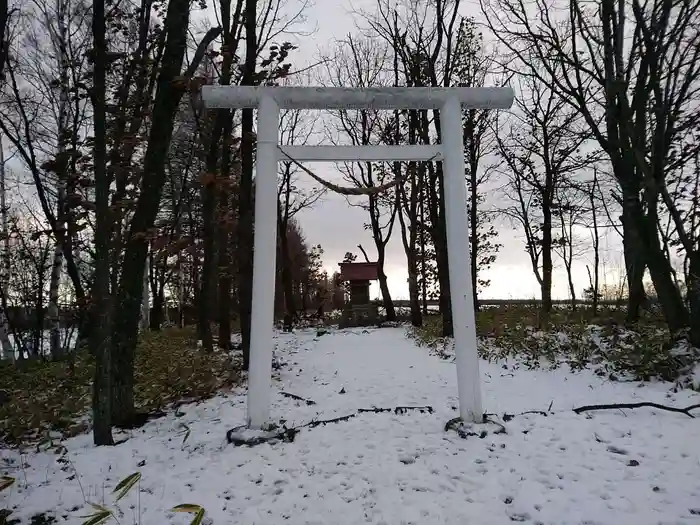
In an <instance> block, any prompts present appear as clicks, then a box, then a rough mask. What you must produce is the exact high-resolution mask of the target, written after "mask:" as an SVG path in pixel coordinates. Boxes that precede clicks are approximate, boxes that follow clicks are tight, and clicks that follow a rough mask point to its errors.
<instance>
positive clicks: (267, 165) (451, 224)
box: [202, 86, 514, 429]
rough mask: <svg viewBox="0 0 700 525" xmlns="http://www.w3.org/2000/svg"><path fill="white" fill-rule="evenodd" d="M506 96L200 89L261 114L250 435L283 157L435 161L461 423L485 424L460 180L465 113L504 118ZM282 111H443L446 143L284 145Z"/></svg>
mask: <svg viewBox="0 0 700 525" xmlns="http://www.w3.org/2000/svg"><path fill="white" fill-rule="evenodd" d="M513 98H514V93H513V90H512V89H511V88H431V87H405V88H402V87H382V88H362V89H356V88H337V87H331V88H328V87H253V86H203V87H202V99H203V101H204V104H205V105H206V106H207V107H209V108H257V109H258V129H257V154H256V161H255V172H256V184H255V242H254V255H253V266H254V268H253V304H252V312H251V335H250V368H249V371H248V426H249V427H250V428H256V429H260V428H264V427H265V425H266V424H267V423H268V421H269V416H270V388H271V382H272V347H273V337H272V335H273V323H274V297H275V264H276V252H277V205H278V204H277V168H278V167H277V164H278V162H279V161H280V160H286V159H287V157H286V156H285V154H286V155H289V157H291V158H293V159H294V160H297V161H300V162H303V161H307V162H309V161H320V162H328V161H358V162H365V161H420V160H423V161H425V160H441V161H442V163H443V173H444V184H445V215H446V217H445V219H446V223H447V248H448V265H449V274H450V289H451V292H452V293H451V297H452V315H453V320H454V340H455V354H456V361H457V390H458V394H459V414H460V416H461V417H462V419H463V420H464V421H465V422H481V418H482V417H483V411H482V406H481V385H480V376H479V357H478V354H477V339H476V322H475V315H474V304H473V301H472V291H473V287H474V283H472V281H471V272H470V271H469V264H468V263H469V260H470V258H469V257H470V255H469V223H468V220H467V205H466V203H467V190H466V184H465V172H464V144H463V138H462V108H469V109H508V108H510V107H511V105H512V103H513ZM280 109H329V110H333V109H335V110H338V109H383V110H394V109H439V110H440V130H441V135H442V143H441V144H437V145H410V146H282V145H280V144H279V137H278V128H279V112H280Z"/></svg>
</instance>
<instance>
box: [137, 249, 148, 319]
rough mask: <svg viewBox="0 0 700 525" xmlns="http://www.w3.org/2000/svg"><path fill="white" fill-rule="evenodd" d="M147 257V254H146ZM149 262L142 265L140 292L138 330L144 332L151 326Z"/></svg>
mask: <svg viewBox="0 0 700 525" xmlns="http://www.w3.org/2000/svg"><path fill="white" fill-rule="evenodd" d="M146 257H148V255H147V256H146ZM149 266H150V265H149V264H144V265H143V277H142V279H143V285H142V286H143V291H142V293H141V318H140V322H139V330H140V331H142V332H145V331H146V330H148V329H149V327H150V326H151V293H150V291H151V287H150V285H149V275H148V274H149Z"/></svg>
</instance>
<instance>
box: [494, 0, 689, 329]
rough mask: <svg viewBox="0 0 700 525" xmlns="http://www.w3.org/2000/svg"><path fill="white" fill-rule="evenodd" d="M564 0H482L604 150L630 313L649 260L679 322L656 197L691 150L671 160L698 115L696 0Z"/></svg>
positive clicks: (634, 313) (681, 313)
mask: <svg viewBox="0 0 700 525" xmlns="http://www.w3.org/2000/svg"><path fill="white" fill-rule="evenodd" d="M568 7H569V9H568V11H567V12H566V13H562V15H563V16H562V19H558V18H557V17H556V16H555V15H554V13H557V12H559V13H561V11H558V10H557V9H556V7H554V6H552V5H550V4H549V3H548V1H547V0H536V2H535V3H534V5H533V4H530V3H527V2H525V1H524V0H518V1H516V2H501V1H499V0H495V1H494V2H486V1H485V2H482V8H483V9H484V12H485V13H486V16H487V20H488V24H489V26H490V28H491V29H492V30H493V32H494V34H495V35H496V37H497V38H498V39H499V40H500V42H501V43H502V44H503V45H504V46H505V47H506V48H507V49H508V50H509V52H510V54H511V57H510V58H511V59H513V58H519V59H520V61H519V62H518V65H519V67H522V68H524V67H526V66H528V65H532V67H528V68H527V70H526V71H527V73H528V74H530V75H534V76H537V77H538V78H539V79H540V80H541V81H542V82H545V83H546V84H547V85H548V86H550V88H551V89H553V90H554V91H556V92H557V93H558V94H559V95H560V96H562V97H563V98H564V99H565V100H566V101H567V103H568V104H570V105H571V106H572V107H574V108H575V109H576V110H577V111H579V112H580V113H581V115H582V117H583V118H584V119H585V120H586V123H587V125H588V126H589V128H590V130H591V133H592V135H593V137H594V138H595V139H596V140H597V141H598V143H599V144H600V147H601V148H602V149H603V151H605V153H606V154H607V156H608V157H609V159H610V163H611V166H612V172H613V174H614V176H615V179H616V180H617V183H618V187H619V195H618V197H619V200H620V203H621V206H622V218H621V222H622V228H623V232H624V237H623V242H624V247H625V264H626V268H627V278H628V286H629V300H628V312H627V314H628V320H629V321H635V320H637V318H638V314H639V308H640V305H641V304H642V302H643V300H644V288H643V284H642V277H643V275H644V268H645V267H648V268H649V272H650V274H651V278H652V281H653V282H654V287H655V289H656V292H657V295H658V298H659V302H660V304H661V306H662V309H663V312H664V315H665V317H666V320H667V323H668V326H669V328H670V329H671V331H674V332H675V331H677V330H679V329H682V328H684V327H686V326H688V312H687V310H686V308H685V306H684V304H683V300H682V297H681V294H680V291H679V290H678V288H677V287H676V285H675V283H674V281H673V278H672V272H671V268H672V265H671V263H670V261H669V260H668V258H667V257H666V256H665V254H664V253H663V248H662V246H661V243H660V242H659V237H658V234H657V229H656V224H657V221H658V216H659V199H661V200H662V201H663V202H664V204H665V205H666V206H669V204H668V203H669V202H670V201H671V200H672V199H671V198H670V195H669V196H666V194H667V193H668V192H667V190H666V184H667V177H668V175H669V174H670V173H671V171H672V170H669V169H668V168H669V164H674V163H678V162H682V163H685V162H687V161H688V159H689V157H690V155H689V153H692V151H690V152H689V151H687V150H686V151H684V152H683V153H682V154H681V155H676V158H675V159H674V161H675V162H671V156H672V154H673V153H674V152H676V147H677V145H678V143H679V138H680V136H681V135H682V134H683V133H684V132H685V130H686V129H687V128H688V127H689V126H690V125H691V122H692V121H693V120H695V119H697V112H696V111H695V110H694V109H691V108H694V106H693V104H694V100H696V97H697V94H696V90H697V89H698V82H697V77H698V67H699V66H698V53H700V45H698V39H700V32H698V31H697V26H696V22H697V19H698V13H699V12H700V3H699V2H697V1H691V2H685V3H674V2H667V1H663V0H652V1H649V2H645V3H642V2H640V1H638V0H634V1H633V2H632V3H631V4H630V2H627V1H625V0H604V1H603V2H601V3H599V4H596V5H588V4H585V3H583V2H580V1H579V0H570V1H569V6H568ZM533 8H534V10H533ZM630 11H631V12H630ZM533 15H534V16H533ZM533 62H536V63H533ZM671 209H672V206H671ZM671 209H669V211H671ZM679 219H681V217H679ZM676 222H678V223H679V224H681V223H682V222H683V221H682V220H678V221H676ZM688 247H690V245H689V244H688V243H686V249H687V248H688ZM691 324H693V323H691ZM695 324H697V323H695ZM696 335H697V334H696Z"/></svg>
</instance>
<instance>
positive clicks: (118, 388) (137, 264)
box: [112, 0, 190, 425]
mask: <svg viewBox="0 0 700 525" xmlns="http://www.w3.org/2000/svg"><path fill="white" fill-rule="evenodd" d="M189 7H190V6H189V2H188V1H187V0H171V1H170V3H169V4H168V11H167V15H166V19H165V23H164V30H165V34H166V35H167V37H166V42H165V47H164V52H163V61H162V66H161V70H160V73H159V76H158V85H157V89H156V95H155V103H154V105H153V125H152V127H151V131H150V134H149V138H148V147H147V149H146V153H145V155H144V162H143V164H144V170H143V171H144V176H143V181H142V184H141V186H142V187H141V195H140V196H139V199H138V202H137V204H136V209H135V211H134V215H133V218H132V219H131V226H130V231H129V234H128V235H127V237H126V239H127V241H126V243H125V244H126V246H125V250H124V259H123V265H122V274H121V278H120V280H119V289H118V293H117V296H116V299H117V301H118V302H119V305H120V308H119V309H117V310H116V315H115V318H114V325H113V329H112V342H113V345H112V348H113V358H114V359H113V362H114V367H113V372H114V375H113V377H112V378H113V385H112V392H113V405H112V421H113V423H115V424H120V425H124V424H126V425H128V424H130V423H132V422H133V420H134V413H135V410H134V358H135V353H136V343H137V334H138V324H139V313H140V303H141V298H142V294H143V279H142V277H143V273H144V271H145V267H146V256H147V253H148V241H147V238H146V234H147V232H148V230H149V229H150V228H152V227H153V224H154V221H155V218H156V216H157V214H158V209H159V206H160V200H161V195H162V191H163V186H164V184H165V178H166V177H165V160H166V158H167V154H168V150H169V147H170V140H171V138H172V133H173V119H174V116H175V114H176V113H177V110H178V107H179V103H180V99H181V97H182V94H183V91H184V89H183V88H184V87H185V86H182V85H181V84H180V83H178V82H176V79H177V78H178V77H180V75H181V74H182V61H183V58H184V54H185V48H186V44H187V30H188V27H189V15H190V11H189Z"/></svg>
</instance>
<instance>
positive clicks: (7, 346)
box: [0, 140, 15, 361]
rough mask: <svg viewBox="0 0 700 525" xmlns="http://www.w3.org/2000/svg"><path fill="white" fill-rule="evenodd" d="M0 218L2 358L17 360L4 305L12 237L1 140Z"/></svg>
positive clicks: (8, 276) (7, 285)
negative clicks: (0, 251) (8, 225)
mask: <svg viewBox="0 0 700 525" xmlns="http://www.w3.org/2000/svg"><path fill="white" fill-rule="evenodd" d="M0 217H1V221H2V225H1V226H2V233H1V235H2V256H1V258H2V264H0V285H1V286H2V300H0V345H1V346H2V358H3V359H7V360H10V361H14V360H15V350H14V348H13V347H12V342H11V341H10V330H9V326H8V323H7V314H6V312H5V309H4V305H5V304H7V293H8V291H9V284H10V281H9V279H10V258H9V257H10V236H9V232H8V227H7V201H6V199H5V152H4V150H3V148H2V140H0Z"/></svg>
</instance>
